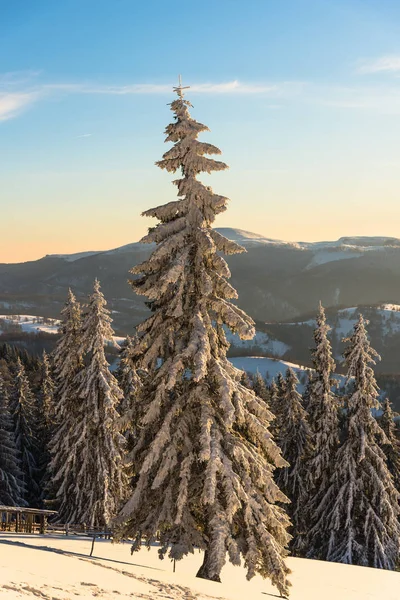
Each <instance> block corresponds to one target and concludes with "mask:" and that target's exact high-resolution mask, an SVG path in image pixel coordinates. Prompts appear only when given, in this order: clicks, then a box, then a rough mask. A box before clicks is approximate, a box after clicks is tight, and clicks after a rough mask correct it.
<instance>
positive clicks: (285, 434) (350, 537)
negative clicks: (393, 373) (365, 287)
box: [246, 306, 400, 569]
mask: <svg viewBox="0 0 400 600" xmlns="http://www.w3.org/2000/svg"><path fill="white" fill-rule="evenodd" d="M365 325H366V322H365V321H364V318H363V317H362V316H361V315H360V317H359V320H358V322H357V323H356V325H355V327H354V331H353V333H352V335H351V336H350V337H349V338H348V339H347V340H346V341H347V342H348V346H347V348H346V349H345V352H344V362H345V366H346V367H347V381H346V388H345V390H346V393H345V394H341V395H340V396H338V395H336V394H335V389H336V388H337V382H335V380H334V379H333V377H332V374H333V373H334V371H335V363H334V360H333V357H332V351H331V344H330V340H329V338H328V335H327V334H328V331H329V329H330V328H329V326H328V325H327V323H326V319H325V313H324V309H323V308H322V306H320V309H319V314H318V317H317V328H316V330H315V333H314V338H315V348H314V349H313V351H312V358H313V363H314V370H313V371H311V372H310V376H309V380H308V383H307V385H306V388H305V391H304V393H303V395H300V394H299V392H298V383H299V382H298V379H297V376H296V374H295V372H294V371H293V369H291V368H289V369H288V370H287V373H286V377H283V375H282V374H279V375H278V377H277V381H276V382H275V381H273V382H272V384H271V385H270V386H269V387H268V386H267V385H266V382H265V380H264V379H263V378H262V376H261V375H260V374H259V373H257V374H256V375H255V377H254V378H253V381H251V378H248V380H247V382H246V383H247V385H251V386H252V388H253V390H254V391H255V393H256V394H257V395H259V396H260V397H262V398H264V399H265V400H266V402H268V404H269V406H270V408H271V410H272V412H273V413H274V414H275V420H274V422H273V424H272V427H271V429H272V431H273V433H274V435H275V439H276V441H277V443H278V445H279V446H280V448H281V451H282V454H283V457H284V458H285V460H286V461H287V462H288V463H289V464H288V466H287V467H285V468H283V469H279V470H277V471H276V481H277V483H278V485H279V487H280V488H281V490H282V491H283V492H284V493H285V494H286V495H287V497H288V498H289V499H290V500H291V504H290V505H289V506H288V512H289V515H290V518H291V522H292V529H291V534H292V536H293V538H292V540H291V542H290V549H291V553H292V554H293V555H297V556H306V557H311V558H318V559H324V560H331V561H337V562H345V563H350V564H358V565H368V566H373V567H379V568H386V569H395V568H396V567H398V565H399V547H398V540H397V538H398V536H399V535H400V529H399V523H398V521H399V516H400V512H399V499H400V442H399V439H398V437H397V435H396V425H395V421H394V415H393V411H392V408H391V404H390V401H389V399H386V400H385V401H384V403H383V411H382V414H381V416H380V418H379V419H378V421H377V420H376V419H375V418H374V417H373V409H378V408H381V405H380V403H379V390H378V387H377V384H376V381H375V377H374V373H373V369H372V365H373V364H375V361H376V360H377V359H378V358H379V357H378V355H377V354H376V352H375V351H374V350H373V349H372V348H371V346H370V343H369V341H368V338H367V332H366V328H365ZM396 536H397V537H396Z"/></svg>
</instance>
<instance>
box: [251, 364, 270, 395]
mask: <svg viewBox="0 0 400 600" xmlns="http://www.w3.org/2000/svg"><path fill="white" fill-rule="evenodd" d="M253 390H254V393H255V394H256V396H258V397H259V398H262V399H263V400H264V401H265V402H268V400H269V393H268V390H267V386H266V384H265V381H264V378H263V376H262V375H261V373H260V372H259V371H257V373H256V374H255V376H254V383H253Z"/></svg>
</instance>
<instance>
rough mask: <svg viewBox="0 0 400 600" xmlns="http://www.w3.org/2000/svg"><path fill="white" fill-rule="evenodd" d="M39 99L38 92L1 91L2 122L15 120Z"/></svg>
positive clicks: (0, 119) (0, 116)
mask: <svg viewBox="0 0 400 600" xmlns="http://www.w3.org/2000/svg"><path fill="white" fill-rule="evenodd" d="M39 97H40V94H39V93H38V92H25V93H23V92H20V93H6V92H5V93H2V92H1V91H0V121H7V120H9V119H13V118H15V117H16V116H18V115H19V114H20V113H21V112H22V111H23V110H25V109H26V108H27V107H28V106H29V105H30V104H33V103H34V102H36V101H37V100H38V99H39Z"/></svg>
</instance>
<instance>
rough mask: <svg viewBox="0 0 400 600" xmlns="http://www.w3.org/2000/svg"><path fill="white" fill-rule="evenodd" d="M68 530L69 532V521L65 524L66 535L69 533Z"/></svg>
mask: <svg viewBox="0 0 400 600" xmlns="http://www.w3.org/2000/svg"><path fill="white" fill-rule="evenodd" d="M68 532H69V523H67V524H66V526H65V535H68Z"/></svg>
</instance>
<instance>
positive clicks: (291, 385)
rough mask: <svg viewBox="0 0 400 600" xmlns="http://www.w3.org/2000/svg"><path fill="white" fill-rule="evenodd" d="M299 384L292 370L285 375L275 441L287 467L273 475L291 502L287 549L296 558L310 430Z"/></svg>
mask: <svg viewBox="0 0 400 600" xmlns="http://www.w3.org/2000/svg"><path fill="white" fill-rule="evenodd" d="M298 384H299V380H298V378H297V376H296V373H295V372H294V371H293V369H291V368H289V369H288V370H287V372H286V378H285V386H284V393H283V395H282V397H281V400H280V402H281V405H280V409H279V413H278V415H277V418H276V420H277V422H278V424H277V435H276V441H277V444H278V445H279V447H280V449H281V451H282V455H283V457H284V459H285V460H286V461H287V462H288V463H289V465H288V466H286V467H284V468H282V469H279V470H278V471H276V481H277V483H278V485H279V487H280V489H281V490H282V491H283V492H284V493H285V494H286V495H287V496H288V498H289V499H290V500H291V504H290V506H289V509H288V512H289V515H290V517H291V520H292V525H293V527H292V530H291V534H292V536H293V539H292V541H291V544H290V547H291V551H292V553H293V554H296V553H297V551H298V548H299V546H300V547H301V545H302V544H301V542H300V539H301V540H302V539H303V536H304V533H305V524H304V519H303V516H304V515H303V508H304V500H305V498H306V461H307V459H308V455H309V450H310V448H309V445H310V430H309V426H308V423H307V413H306V411H305V410H304V408H303V406H302V404H301V395H300V394H299V393H298V391H297V386H298Z"/></svg>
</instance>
